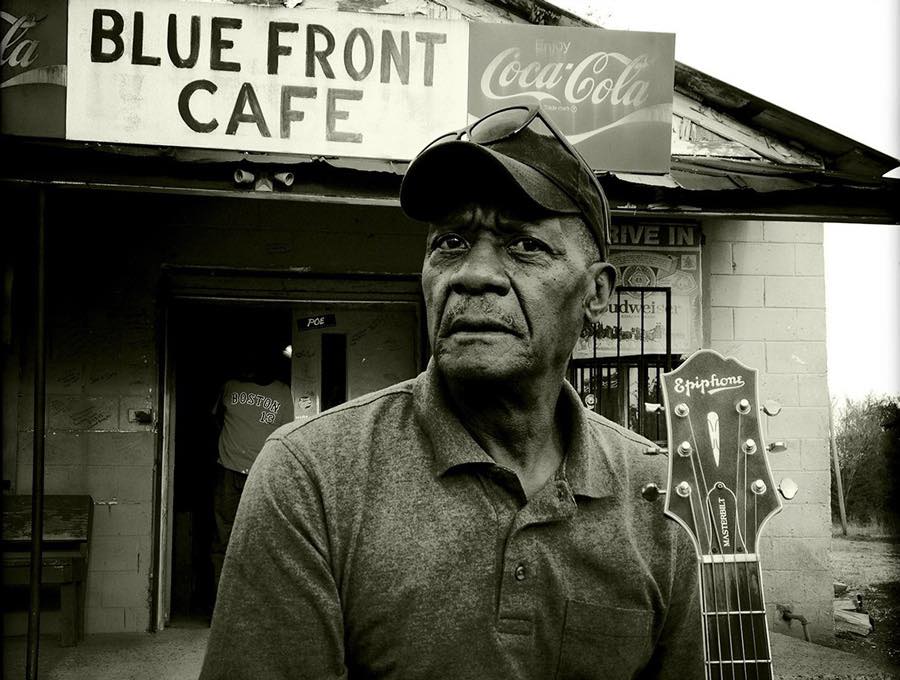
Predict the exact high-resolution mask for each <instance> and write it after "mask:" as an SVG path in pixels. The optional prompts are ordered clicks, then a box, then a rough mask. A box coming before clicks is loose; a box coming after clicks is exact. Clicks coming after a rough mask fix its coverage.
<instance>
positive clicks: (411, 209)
mask: <svg viewBox="0 0 900 680" xmlns="http://www.w3.org/2000/svg"><path fill="white" fill-rule="evenodd" d="M507 111H512V112H513V113H512V115H515V116H520V117H522V119H523V121H525V122H524V125H523V127H520V128H515V127H514V126H513V127H510V126H508V125H507V126H506V127H505V128H503V129H502V130H500V129H498V130H500V131H501V132H502V133H503V134H498V135H497V137H498V138H497V139H492V137H491V135H490V133H489V134H488V135H487V136H485V135H484V134H477V133H479V131H480V130H484V129H486V128H485V127H484V126H482V127H481V128H479V125H481V124H482V122H487V121H489V119H490V118H491V117H492V116H493V115H494V114H501V113H506V112H507ZM537 113H538V114H539V113H540V110H539V109H538V110H537ZM527 116H531V118H530V119H527V120H526V117H527ZM464 137H468V139H464ZM560 137H561V133H560V132H559V131H558V130H555V129H554V128H553V126H552V123H549V122H548V121H547V119H546V118H545V117H544V116H543V115H535V111H534V109H530V108H528V107H510V109H501V110H500V111H498V112H494V113H493V114H488V115H487V116H485V117H484V118H482V119H481V120H479V121H477V122H476V123H474V124H473V125H470V126H469V127H467V128H464V129H463V130H460V131H457V132H455V133H449V134H448V135H444V136H443V137H440V138H438V139H437V140H435V142H432V143H431V144H430V145H429V146H427V147H426V148H425V149H424V150H423V151H422V152H421V153H420V154H419V155H418V156H417V157H416V158H415V159H414V160H413V162H412V163H411V164H410V166H409V169H408V170H407V171H406V175H405V176H404V178H403V183H402V184H401V187H400V205H401V207H402V208H403V211H404V212H405V213H406V214H407V215H408V216H409V217H411V218H413V219H416V220H421V221H423V222H429V221H435V220H436V219H440V218H441V217H443V216H445V215H447V214H448V213H449V212H450V211H451V210H452V209H453V208H455V207H458V206H459V205H460V204H461V203H462V202H463V201H466V200H472V199H477V198H482V197H484V196H486V195H497V196H501V197H504V198H507V199H508V200H510V201H513V202H514V201H517V200H521V201H523V202H525V203H526V204H530V206H531V207H536V208H538V209H543V210H545V211H547V212H549V213H556V214H568V215H579V216H581V218H582V219H583V220H584V221H585V223H586V224H587V226H588V228H589V230H590V231H591V233H592V235H593V236H594V239H595V241H596V242H597V245H598V247H599V249H600V255H601V259H604V260H605V259H606V254H607V252H608V247H609V245H608V240H607V234H608V233H609V209H608V207H607V203H606V198H605V196H604V195H603V189H602V187H601V186H600V185H599V183H598V182H597V180H596V178H595V177H594V176H593V173H592V171H591V170H590V168H589V167H588V166H587V164H586V163H585V161H584V160H583V159H582V158H581V157H580V156H579V155H577V154H578V152H577V151H575V150H574V149H573V148H572V147H571V145H569V144H568V142H563V141H562V140H561V139H560Z"/></svg>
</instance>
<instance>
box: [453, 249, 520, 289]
mask: <svg viewBox="0 0 900 680" xmlns="http://www.w3.org/2000/svg"><path fill="white" fill-rule="evenodd" d="M450 287H451V289H452V290H453V291H454V292H456V293H468V294H470V295H471V294H473V293H477V294H481V293H495V294H497V295H506V294H507V293H508V292H509V278H508V277H507V275H506V272H505V271H504V268H503V263H502V262H501V260H500V255H499V253H497V251H496V248H495V247H494V245H493V244H492V243H489V242H486V241H478V242H476V243H475V244H474V245H472V247H471V248H470V249H469V251H468V252H467V253H466V255H465V257H464V258H462V260H461V261H460V264H459V268H458V269H457V270H456V271H455V272H454V273H453V275H452V276H451V277H450Z"/></svg>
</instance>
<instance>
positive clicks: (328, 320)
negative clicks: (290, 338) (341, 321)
mask: <svg viewBox="0 0 900 680" xmlns="http://www.w3.org/2000/svg"><path fill="white" fill-rule="evenodd" d="M336 325H337V319H336V318H335V316H334V314H319V315H318V316H307V317H304V318H302V319H297V330H298V331H301V332H302V331H316V330H322V329H323V328H332V327H333V326H336Z"/></svg>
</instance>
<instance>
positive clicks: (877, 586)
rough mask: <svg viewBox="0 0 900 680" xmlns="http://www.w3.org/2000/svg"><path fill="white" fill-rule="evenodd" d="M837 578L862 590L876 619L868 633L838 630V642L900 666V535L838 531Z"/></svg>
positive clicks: (834, 551) (834, 549) (849, 592)
mask: <svg viewBox="0 0 900 680" xmlns="http://www.w3.org/2000/svg"><path fill="white" fill-rule="evenodd" d="M831 565H832V572H833V574H834V578H835V580H837V581H842V582H843V583H846V584H847V586H848V590H847V595H848V596H852V595H854V594H855V593H859V594H861V595H862V597H863V604H864V606H865V608H866V610H868V612H869V614H871V616H872V618H873V619H874V620H875V630H874V631H873V632H872V633H870V634H869V635H868V636H867V637H861V636H859V635H854V634H852V633H843V632H840V633H837V635H836V639H835V643H834V646H835V647H837V648H838V649H842V650H844V651H846V652H852V653H854V654H857V655H860V656H864V657H866V658H868V659H869V660H871V661H874V662H878V663H882V664H886V665H891V666H900V537H892V538H884V537H880V538H871V537H866V536H852V535H851V536H849V537H844V536H841V535H837V536H835V537H834V541H833V543H832V553H831Z"/></svg>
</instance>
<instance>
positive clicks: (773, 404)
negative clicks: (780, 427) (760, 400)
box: [762, 399, 781, 417]
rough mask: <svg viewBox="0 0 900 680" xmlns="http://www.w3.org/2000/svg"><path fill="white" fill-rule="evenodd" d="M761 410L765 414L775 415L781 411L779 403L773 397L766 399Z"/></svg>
mask: <svg viewBox="0 0 900 680" xmlns="http://www.w3.org/2000/svg"><path fill="white" fill-rule="evenodd" d="M762 412H763V413H765V414H766V415H767V416H772V417H775V416H777V415H778V414H779V413H781V404H779V403H778V402H777V401H775V400H774V399H766V401H765V403H764V404H763V407H762Z"/></svg>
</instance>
